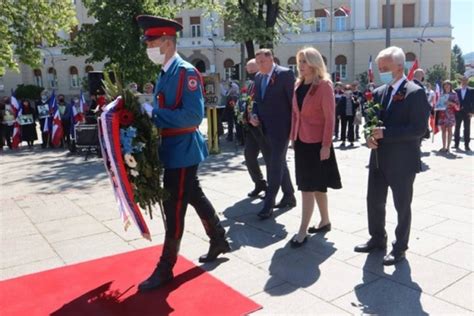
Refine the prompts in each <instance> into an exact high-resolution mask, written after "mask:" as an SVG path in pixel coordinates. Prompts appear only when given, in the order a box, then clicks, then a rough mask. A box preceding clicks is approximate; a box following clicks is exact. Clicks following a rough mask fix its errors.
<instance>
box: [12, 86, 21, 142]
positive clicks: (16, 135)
mask: <svg viewBox="0 0 474 316" xmlns="http://www.w3.org/2000/svg"><path fill="white" fill-rule="evenodd" d="M10 103H11V106H12V110H13V116H14V117H15V123H13V135H12V148H13V149H17V148H18V146H19V145H20V143H21V126H20V122H19V117H20V115H22V112H23V109H22V106H21V104H20V103H18V100H17V98H16V97H15V94H14V93H13V90H12V94H11V98H10Z"/></svg>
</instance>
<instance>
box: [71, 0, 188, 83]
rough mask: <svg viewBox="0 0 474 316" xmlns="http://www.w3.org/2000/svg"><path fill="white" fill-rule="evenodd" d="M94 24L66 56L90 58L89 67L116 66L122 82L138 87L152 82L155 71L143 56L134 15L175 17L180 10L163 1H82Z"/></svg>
mask: <svg viewBox="0 0 474 316" xmlns="http://www.w3.org/2000/svg"><path fill="white" fill-rule="evenodd" d="M83 2H84V5H85V7H86V8H87V10H88V14H89V16H91V17H93V18H95V19H96V20H97V21H96V23H95V24H84V25H82V28H81V29H80V30H79V32H78V34H77V36H76V37H75V39H74V40H73V41H72V42H70V43H69V46H68V48H67V49H66V50H65V52H66V53H69V54H72V55H76V56H89V57H88V58H87V60H86V62H88V63H92V62H101V61H105V65H106V68H110V66H111V65H113V64H114V65H116V66H117V67H118V69H120V72H121V75H122V76H123V77H124V80H125V82H130V81H134V82H137V83H139V84H143V83H144V82H147V81H150V80H153V79H154V78H155V77H156V74H157V71H158V68H157V66H156V65H154V64H153V63H152V62H151V61H150V60H149V59H148V58H147V55H146V50H145V48H144V45H143V43H141V42H140V36H141V35H142V34H143V32H142V30H140V28H139V27H138V24H137V22H136V17H137V15H140V14H150V15H159V16H162V17H170V18H171V17H174V16H175V14H176V12H177V11H178V10H179V8H180V7H179V6H176V5H171V4H170V1H166V0H161V1H157V0H135V1H129V0H84V1H83Z"/></svg>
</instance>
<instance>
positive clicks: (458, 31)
mask: <svg viewBox="0 0 474 316" xmlns="http://www.w3.org/2000/svg"><path fill="white" fill-rule="evenodd" d="M473 18H474V1H473V0H451V25H452V26H453V27H454V29H453V37H454V39H453V46H454V44H457V45H458V46H459V47H461V50H462V52H463V54H466V53H470V52H474V22H473Z"/></svg>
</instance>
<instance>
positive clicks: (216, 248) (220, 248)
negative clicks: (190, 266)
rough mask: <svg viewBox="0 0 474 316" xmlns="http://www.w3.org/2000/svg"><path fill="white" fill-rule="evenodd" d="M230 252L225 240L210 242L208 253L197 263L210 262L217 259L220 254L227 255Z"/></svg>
mask: <svg viewBox="0 0 474 316" xmlns="http://www.w3.org/2000/svg"><path fill="white" fill-rule="evenodd" d="M229 251H230V245H229V243H228V242H227V240H226V239H225V238H223V239H221V240H217V241H213V240H211V244H210V246H209V251H208V252H207V254H205V255H203V256H201V257H199V262H201V263H204V262H212V261H214V260H216V259H217V257H218V256H219V255H220V254H222V253H227V252H229Z"/></svg>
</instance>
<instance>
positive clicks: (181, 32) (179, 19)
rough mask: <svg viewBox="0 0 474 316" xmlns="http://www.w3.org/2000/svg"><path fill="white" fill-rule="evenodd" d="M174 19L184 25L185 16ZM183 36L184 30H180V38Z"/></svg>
mask: <svg viewBox="0 0 474 316" xmlns="http://www.w3.org/2000/svg"><path fill="white" fill-rule="evenodd" d="M174 20H175V21H176V22H178V23H179V24H181V25H183V18H176V19H174ZM181 37H183V30H181V31H179V32H178V38H181Z"/></svg>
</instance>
